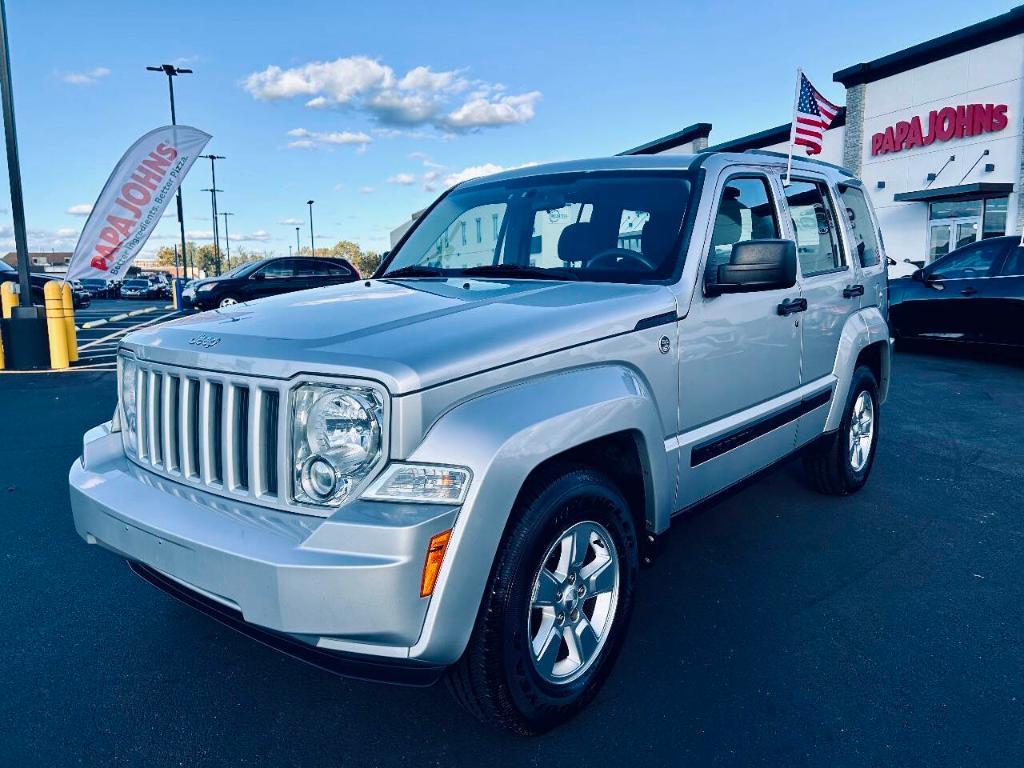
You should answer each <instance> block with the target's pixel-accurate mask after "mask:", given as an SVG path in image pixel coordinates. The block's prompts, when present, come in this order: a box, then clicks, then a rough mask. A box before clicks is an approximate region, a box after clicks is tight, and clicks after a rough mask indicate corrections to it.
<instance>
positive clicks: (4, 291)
mask: <svg viewBox="0 0 1024 768" xmlns="http://www.w3.org/2000/svg"><path fill="white" fill-rule="evenodd" d="M0 306H2V308H3V317H4V320H10V319H11V310H12V309H13V308H14V307H16V306H18V294H16V293H15V292H14V283H3V284H2V285H0Z"/></svg>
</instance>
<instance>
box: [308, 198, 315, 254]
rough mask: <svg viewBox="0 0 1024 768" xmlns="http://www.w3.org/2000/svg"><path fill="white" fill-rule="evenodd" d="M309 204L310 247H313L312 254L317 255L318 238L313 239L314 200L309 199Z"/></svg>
mask: <svg viewBox="0 0 1024 768" xmlns="http://www.w3.org/2000/svg"><path fill="white" fill-rule="evenodd" d="M306 205H308V206H309V247H310V248H312V249H313V251H312V254H313V255H314V256H316V240H314V239H313V201H312V200H307V201H306Z"/></svg>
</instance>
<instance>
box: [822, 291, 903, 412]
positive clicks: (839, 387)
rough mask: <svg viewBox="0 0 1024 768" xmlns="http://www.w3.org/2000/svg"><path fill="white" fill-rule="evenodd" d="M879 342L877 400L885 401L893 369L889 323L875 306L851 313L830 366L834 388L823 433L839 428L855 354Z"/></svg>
mask: <svg viewBox="0 0 1024 768" xmlns="http://www.w3.org/2000/svg"><path fill="white" fill-rule="evenodd" d="M879 342H881V343H882V344H883V347H882V377H881V380H880V381H879V382H878V399H879V402H880V403H884V402H885V400H886V397H887V396H888V394H889V379H890V375H891V373H890V372H891V368H892V364H891V357H892V355H891V348H890V346H891V345H890V340H889V325H888V323H886V322H885V317H883V315H882V313H881V311H880V310H879V308H878V307H865V308H864V309H862V310H860V311H859V312H856V313H854V314H852V315H850V317H849V318H848V319H847V321H846V325H845V326H844V327H843V333H842V336H841V337H840V339H839V349H838V352H837V353H836V362H835V365H834V366H833V375H834V376H835V377H836V391H835V395H834V396H833V398H832V405H831V406H830V407H829V412H828V418H827V419H826V420H825V431H826V432H833V431H835V430H837V429H839V422H840V421H842V418H843V410H844V409H845V407H846V399H847V397H848V396H849V394H850V381H851V380H852V379H853V369H854V367H855V366H856V364H857V357H858V356H859V355H860V353H861V352H862V351H863V350H864V349H865V348H866V347H868V346H869V345H871V344H876V343H879Z"/></svg>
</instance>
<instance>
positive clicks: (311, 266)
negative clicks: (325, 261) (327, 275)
mask: <svg viewBox="0 0 1024 768" xmlns="http://www.w3.org/2000/svg"><path fill="white" fill-rule="evenodd" d="M323 273H324V270H323V268H322V265H321V264H320V263H319V262H316V261H314V260H313V259H300V260H299V261H297V262H295V277H313V276H314V275H322V274H323Z"/></svg>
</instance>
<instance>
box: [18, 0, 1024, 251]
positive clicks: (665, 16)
mask: <svg viewBox="0 0 1024 768" xmlns="http://www.w3.org/2000/svg"><path fill="white" fill-rule="evenodd" d="M7 5H8V9H7V13H8V25H9V35H10V44H11V51H12V69H13V74H14V85H15V105H16V111H17V118H18V131H19V142H20V148H21V164H22V173H23V178H24V188H25V198H26V214H27V219H28V228H29V231H30V236H29V245H30V248H31V249H32V250H50V249H54V250H71V249H72V248H73V247H74V243H75V242H76V240H77V235H78V232H79V230H80V229H81V227H82V225H83V224H84V222H85V217H84V216H83V215H81V211H83V210H87V209H88V205H89V204H90V203H91V202H92V201H93V200H94V199H95V197H96V195H97V194H98V192H99V190H100V188H101V187H102V185H103V182H104V181H105V180H106V177H107V175H108V174H109V172H110V170H111V169H112V168H113V166H114V164H115V163H116V161H117V160H118V158H119V157H120V155H121V153H122V152H123V151H124V150H125V149H126V148H127V147H128V146H129V145H130V144H131V143H132V142H133V141H134V140H135V139H136V138H137V137H138V136H140V135H141V134H142V133H144V132H145V131H147V130H149V129H151V128H153V127H156V126H157V125H161V124H165V123H167V122H169V117H168V106H167V89H166V78H164V76H163V75H158V74H156V73H151V72H146V71H145V66H146V65H149V64H160V63H163V62H177V63H178V64H180V65H182V66H189V67H191V68H193V69H194V70H195V74H193V75H186V76H182V77H180V78H178V79H177V81H176V96H177V105H178V118H179V122H182V123H186V124H191V125H195V126H196V127H198V128H201V129H203V130H205V131H207V132H209V133H211V134H212V135H213V137H214V138H213V140H212V141H211V143H210V144H209V146H208V151H212V152H215V153H216V154H220V155H227V158H228V159H226V160H224V161H221V162H220V163H219V164H218V176H217V182H218V186H219V187H220V188H222V189H223V190H224V193H223V194H222V195H221V196H220V199H219V205H220V209H221V210H222V211H225V210H226V211H231V212H234V213H235V216H234V217H233V218H232V219H231V221H230V228H231V235H232V248H237V247H239V246H241V247H245V248H249V249H253V250H258V251H269V252H273V253H277V254H279V255H280V254H286V253H287V251H288V245H289V244H290V243H294V242H295V229H294V226H295V225H294V224H293V223H289V222H293V221H294V222H298V223H299V224H300V225H301V226H302V227H303V230H302V237H303V244H304V245H305V244H307V243H308V229H307V226H308V224H307V221H308V220H307V218H306V217H307V209H306V206H305V201H306V200H308V199H309V198H313V199H315V200H316V201H317V202H316V205H315V209H314V214H315V219H316V227H315V229H316V233H317V235H318V237H317V241H318V242H317V244H318V246H323V245H328V244H333V243H334V242H336V241H337V240H340V239H350V240H355V241H357V242H359V243H360V244H361V245H363V246H364V247H367V248H373V249H378V250H379V249H383V248H386V247H387V237H388V232H389V231H390V230H391V229H392V228H393V227H395V226H397V225H398V224H400V223H401V222H402V221H403V220H404V219H406V218H407V216H408V215H409V213H410V212H412V211H414V210H417V209H419V208H422V207H423V206H424V205H426V204H428V203H429V202H430V200H431V199H432V198H433V197H434V196H435V195H436V194H437V193H438V192H439V191H441V190H442V189H443V188H444V186H445V185H446V184H448V183H450V182H452V181H454V180H456V179H458V178H461V177H463V176H465V175H467V173H473V170H471V169H480V168H482V167H483V168H493V169H495V170H497V169H498V168H499V167H511V166H517V165H523V164H526V163H532V162H544V161H549V160H562V159H570V158H576V157H591V156H597V155H607V154H614V153H616V152H619V151H621V150H623V149H626V148H628V147H631V146H635V145H637V144H640V143H643V142H645V141H648V140H650V139H653V138H656V137H658V136H662V135H664V134H667V133H671V132H673V131H676V130H679V129H680V128H682V127H685V126H686V125H689V124H691V123H694V122H698V121H706V122H711V123H713V124H714V133H713V135H712V139H713V140H715V141H724V140H726V139H729V138H733V137H736V136H740V135H744V134H747V133H750V132H753V131H757V130H762V129H764V128H767V127H771V126H774V125H778V124H779V123H783V122H786V121H787V120H788V119H789V111H790V109H791V107H792V93H793V78H794V77H795V70H796V68H797V67H798V66H802V67H803V68H804V69H805V71H806V72H807V74H808V76H809V77H810V78H811V80H812V81H813V82H814V84H815V85H816V86H818V88H819V89H820V90H822V91H823V92H824V93H825V95H826V96H828V97H829V98H831V99H833V100H835V101H837V102H839V103H844V101H845V99H844V92H843V89H842V87H841V86H838V85H836V84H834V83H832V73H833V72H834V71H836V70H838V69H841V68H843V67H846V66H849V65H851V64H854V63H857V62H858V61H865V60H869V59H871V58H875V57H877V56H881V55H885V54H887V53H890V52H892V51H895V50H898V49H900V48H903V47H906V46H908V45H912V44H914V43H917V42H921V41H923V40H926V39H929V38H931V37H934V36H937V35H941V34H945V33H947V32H951V31H953V30H955V29H958V28H959V27H961V26H964V25H967V24H970V23H973V22H976V21H980V20H982V19H985V18H989V17H990V16H994V15H997V14H999V13H1003V12H1005V11H1007V10H1008V9H1009V8H1010V7H1011V4H1009V3H1006V2H991V1H990V0H975V2H973V3H954V2H947V3H936V2H934V0H932V1H931V2H927V1H924V0H904V1H903V2H898V3H894V2H891V0H887V1H885V2H883V1H882V0H861V1H860V2H857V3H843V4H841V5H840V4H831V3H821V4H818V5H812V6H808V5H807V4H806V3H800V2H789V1H788V0H778V1H777V2H775V3H772V4H770V6H771V9H772V10H771V13H768V12H767V8H768V7H769V4H766V3H764V2H763V0H761V2H736V3H725V2H717V3H711V2H660V1H649V2H645V3H629V4H627V3H611V2H602V1H601V0H591V1H590V2H583V3H567V2H566V3H550V2H545V3H539V2H532V1H529V0H519V1H518V2H516V3H503V4H498V3H470V2H460V3H454V2H446V1H443V0H434V2H431V3H401V4H398V3H388V2H377V3H365V2H363V3H344V2H319V1H318V0H305V1H304V2H301V3H285V2H278V1H275V2H269V0H251V2H234V1H232V2H223V1H222V2H211V1H210V0H206V2H193V1H192V0H177V1H176V2H174V3H166V4H158V3H138V2H120V1H119V0H117V1H115V0H104V1H103V2H90V3H86V2H80V1H79V0H75V1H74V2H72V0H59V1H58V0H45V2H39V1H38V0H8V3H7ZM467 169H470V170H467ZM209 181H210V179H209V165H208V163H207V162H206V161H202V164H197V165H196V166H195V167H194V168H193V170H192V173H191V174H190V176H189V178H188V179H187V180H186V182H185V185H184V191H185V216H186V228H187V229H188V230H189V231H190V232H192V233H194V236H195V238H196V239H197V241H200V242H201V241H202V240H203V238H204V237H205V238H207V239H208V238H209V231H210V229H211V222H210V213H209V211H210V203H209V195H208V194H207V193H203V192H200V191H199V190H201V189H202V188H204V187H209V186H210V184H209ZM2 194H3V197H2V199H0V209H3V211H2V213H0V250H3V251H7V250H11V249H13V240H12V238H11V234H10V213H9V210H8V209H9V193H8V190H7V185H6V174H4V179H3V183H2ZM76 212H78V213H77V214H76ZM175 230H176V222H175V221H174V219H173V217H167V218H165V220H164V222H163V223H162V224H161V225H160V228H159V229H158V230H157V232H156V233H155V234H154V236H153V238H152V239H151V240H150V243H149V247H148V248H147V250H149V251H152V250H155V248H156V247H158V246H160V245H165V244H171V243H173V242H174V240H175Z"/></svg>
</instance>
